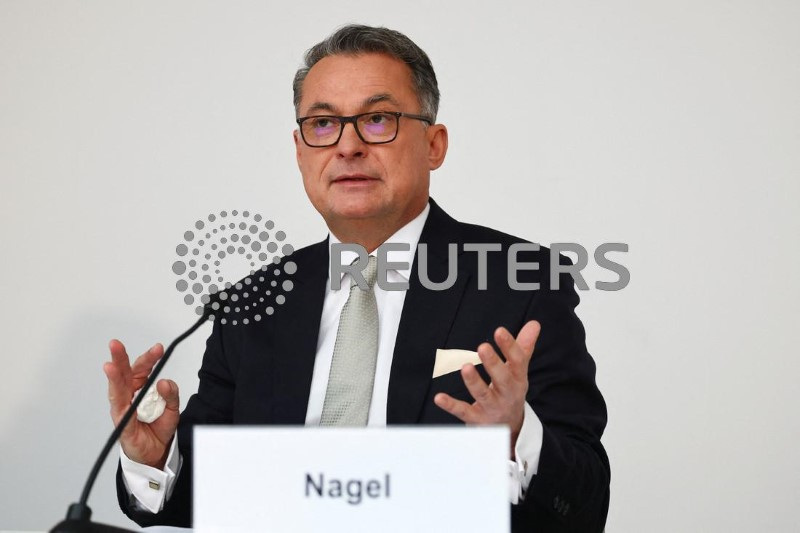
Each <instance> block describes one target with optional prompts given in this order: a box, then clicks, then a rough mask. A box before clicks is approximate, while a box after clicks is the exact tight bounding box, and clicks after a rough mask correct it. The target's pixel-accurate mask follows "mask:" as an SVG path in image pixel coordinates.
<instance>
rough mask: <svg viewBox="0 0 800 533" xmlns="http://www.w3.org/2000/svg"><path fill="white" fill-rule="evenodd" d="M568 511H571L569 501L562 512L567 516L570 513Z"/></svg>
mask: <svg viewBox="0 0 800 533" xmlns="http://www.w3.org/2000/svg"><path fill="white" fill-rule="evenodd" d="M568 512H569V503H567V504H566V505H564V511H563V512H562V514H563V515H564V516H567V513H568Z"/></svg>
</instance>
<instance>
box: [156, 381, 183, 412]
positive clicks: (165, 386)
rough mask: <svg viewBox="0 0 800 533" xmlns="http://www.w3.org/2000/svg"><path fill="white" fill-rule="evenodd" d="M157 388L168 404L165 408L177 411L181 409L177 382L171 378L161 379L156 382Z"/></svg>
mask: <svg viewBox="0 0 800 533" xmlns="http://www.w3.org/2000/svg"><path fill="white" fill-rule="evenodd" d="M156 389H157V390H158V393H159V394H160V395H161V397H162V398H164V401H165V402H166V404H167V405H166V407H165V409H168V410H170V411H175V412H178V411H179V410H180V407H181V400H180V395H179V392H178V384H177V383H175V382H174V381H172V380H171V379H160V380H158V383H156Z"/></svg>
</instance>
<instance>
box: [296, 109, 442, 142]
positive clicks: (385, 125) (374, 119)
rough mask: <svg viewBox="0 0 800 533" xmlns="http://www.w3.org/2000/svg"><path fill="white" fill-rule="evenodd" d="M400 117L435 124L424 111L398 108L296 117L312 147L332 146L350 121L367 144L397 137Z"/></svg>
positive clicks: (304, 140) (301, 131) (359, 136)
mask: <svg viewBox="0 0 800 533" xmlns="http://www.w3.org/2000/svg"><path fill="white" fill-rule="evenodd" d="M400 117H406V118H413V119H414V120H421V121H423V122H427V123H428V124H429V125H430V124H433V122H432V121H431V119H429V118H428V117H423V116H422V115H412V114H410V113H400V112H398V111H371V112H369V113H360V114H358V115H352V116H349V117H337V116H335V115H315V116H311V117H301V118H298V119H297V125H298V126H300V136H301V137H303V142H305V143H306V144H307V145H308V146H310V147H312V148H325V147H327V146H333V145H335V144H336V143H338V142H339V139H341V138H342V132H343V131H344V126H345V124H347V123H351V124H352V125H353V127H354V128H355V129H356V133H357V134H358V138H359V139H361V140H362V141H364V142H365V143H366V144H386V143H390V142H392V141H393V140H395V139H396V138H397V132H398V131H399V130H400Z"/></svg>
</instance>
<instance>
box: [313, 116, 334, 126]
mask: <svg viewBox="0 0 800 533" xmlns="http://www.w3.org/2000/svg"><path fill="white" fill-rule="evenodd" d="M311 125H312V126H313V127H314V128H330V127H331V126H333V121H332V120H331V119H329V118H325V117H320V118H315V119H313V120H312V121H311Z"/></svg>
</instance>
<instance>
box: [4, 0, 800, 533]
mask: <svg viewBox="0 0 800 533" xmlns="http://www.w3.org/2000/svg"><path fill="white" fill-rule="evenodd" d="M346 22H364V23H370V24H383V25H387V26H390V27H394V28H397V29H399V30H401V31H403V32H405V33H407V34H408V35H409V36H410V37H412V38H413V39H415V40H416V41H417V42H418V43H419V44H420V45H421V46H422V47H423V48H424V49H425V50H426V51H427V52H428V53H429V54H430V56H431V58H432V59H433V62H434V65H435V67H436V69H437V73H438V76H439V80H440V88H441V90H442V94H443V99H442V107H441V113H440V121H441V122H443V123H445V124H447V125H448V127H449V129H450V134H451V149H450V153H449V155H448V159H447V162H446V163H445V165H444V167H443V168H442V169H440V170H439V171H437V172H436V173H435V174H434V177H433V195H434V197H435V198H437V199H438V200H439V202H440V203H441V204H442V205H443V206H444V207H445V209H447V210H448V211H449V212H450V213H451V214H453V215H454V216H456V217H457V218H460V219H462V220H468V221H473V222H480V223H483V224H485V225H489V226H493V227H496V228H499V229H502V230H504V231H507V232H510V233H514V234H517V235H520V236H523V237H526V238H529V239H532V240H537V241H539V242H542V243H550V242H554V241H576V242H580V243H582V244H584V245H585V246H587V247H593V246H596V245H597V244H598V243H601V242H604V241H622V242H627V243H629V244H630V253H629V254H628V255H627V256H626V257H625V259H624V263H625V264H626V265H627V266H628V268H629V269H630V271H631V273H632V280H631V284H630V286H628V287H627V288H626V289H624V290H623V291H621V292H616V293H609V292H598V291H590V292H588V293H584V294H583V303H582V305H581V306H580V307H579V312H580V315H581V317H582V318H583V320H584V322H585V324H586V327H587V330H588V343H589V348H590V351H591V352H592V353H593V355H594V357H595V359H596V360H597V364H598V375H597V381H598V383H599V385H600V387H601V389H602V391H603V393H604V394H605V397H606V400H607V402H608V407H609V413H610V417H609V425H608V429H607V432H606V435H605V438H604V442H605V445H606V447H607V449H608V452H609V455H610V458H611V465H612V500H611V509H610V515H609V519H608V528H607V530H608V531H610V532H617V531H619V532H640V531H653V532H658V531H664V532H674V531H724V532H732V531H791V530H798V528H800V518H798V515H797V513H796V508H795V505H796V503H797V501H798V500H800V454H799V453H798V452H797V449H796V446H797V443H798V438H800V417H798V415H797V405H798V399H797V396H798V392H800V391H798V385H797V380H798V375H800V358H798V350H797V347H796V344H795V343H796V342H797V330H798V323H800V284H798V281H797V278H796V276H797V272H798V271H800V250H799V249H798V248H799V246H798V237H799V236H800V231H799V230H800V216H799V215H798V212H797V201H798V198H799V197H800V101H799V100H798V95H799V94H800V32H798V27H800V4H798V3H797V2H795V1H761V2H758V1H755V0H752V1H723V0H708V1H704V2H697V1H688V0H671V1H660V2H641V1H634V0H629V1H625V0H613V1H607V2H593V1H575V2H538V1H537V2H521V1H520V2H508V1H494V2H489V3H486V2H470V1H466V2H460V3H458V4H455V3H445V2H431V1H426V2H392V3H385V4H382V3H380V4H379V3H374V2H370V3H366V4H365V3H364V2H357V1H349V0H346V1H345V0H341V1H338V2H323V1H319V0H314V1H307V2H297V3H290V2H283V3H280V4H277V3H274V4H272V5H270V4H269V3H267V2H256V1H250V2H245V1H239V2H207V1H205V2H202V1H188V0H183V1H171V2H154V1H144V2H119V1H107V0H102V1H101V0H94V1H81V2H77V1H40V2H31V1H25V0H15V1H9V0H2V1H0V179H1V180H2V189H1V190H2V192H1V193H0V238H1V239H2V241H1V242H2V249H3V250H4V251H3V253H2V260H0V289H1V290H2V301H3V305H2V306H0V333H1V336H0V338H2V340H3V343H2V352H0V358H2V359H0V361H2V368H3V372H2V373H3V384H2V387H0V481H1V482H0V529H46V528H49V527H50V526H52V525H53V524H54V523H55V522H56V521H58V520H60V519H61V517H62V515H63V513H64V512H65V511H66V507H67V504H68V503H69V502H72V501H75V500H76V499H77V498H78V496H79V493H80V489H81V486H82V484H83V480H84V477H85V475H86V473H87V471H88V469H89V467H90V465H91V462H92V461H93V459H94V457H95V455H96V453H97V452H98V450H99V448H100V446H101V442H102V440H103V439H104V438H105V437H106V435H107V433H108V432H109V431H110V429H111V423H110V421H109V419H108V415H107V410H108V408H107V404H106V399H105V387H106V385H105V378H104V376H103V374H102V371H101V366H102V363H103V361H105V360H106V358H107V349H106V344H107V342H108V340H109V339H110V338H112V337H118V338H120V339H122V340H123V341H124V342H125V343H127V345H128V346H129V347H130V348H131V351H132V352H135V353H140V352H141V351H143V350H144V349H146V348H147V347H148V346H150V345H151V344H152V343H153V342H155V341H161V342H168V341H169V340H171V339H172V338H173V337H174V336H175V335H176V334H177V333H179V332H180V331H182V330H183V329H185V328H186V327H187V326H188V325H189V324H190V323H191V321H193V320H194V315H193V313H192V312H191V309H190V308H188V307H186V306H185V305H184V304H183V302H182V300H181V297H180V296H179V294H178V293H177V292H176V291H175V289H174V282H175V276H174V274H173V273H172V272H171V271H170V265H171V264H172V261H173V260H174V258H175V256H174V253H175V252H174V249H175V246H176V245H177V244H178V243H179V242H180V240H181V236H182V234H183V231H184V230H185V229H187V228H188V227H190V226H191V225H192V224H193V222H194V221H195V220H196V219H198V218H201V217H204V216H206V215H207V214H208V213H211V212H215V211H217V212H218V211H219V210H221V209H229V210H230V209H235V208H239V209H244V208H247V209H250V210H252V211H254V212H261V213H264V214H265V215H268V216H269V217H271V218H273V219H274V220H275V221H276V222H277V223H278V224H279V225H280V226H281V227H283V228H285V229H286V231H287V233H288V234H289V240H290V241H291V242H292V243H294V244H296V245H301V244H307V243H310V242H313V241H316V240H319V239H321V238H322V237H323V236H324V225H323V224H322V222H321V219H320V218H319V217H318V216H317V215H316V213H315V212H314V211H313V210H312V209H311V207H310V206H309V205H308V203H307V201H306V199H305V196H304V193H303V190H302V187H301V183H300V177H299V173H298V171H297V169H296V167H295V164H294V154H293V145H292V140H291V135H290V132H291V130H292V128H293V120H292V119H293V109H292V106H291V88H290V87H291V83H290V81H291V77H292V75H293V73H294V70H295V68H296V67H297V66H298V64H299V62H300V59H301V55H302V53H303V51H304V50H305V49H306V48H308V47H309V46H310V45H312V44H313V43H315V42H316V41H318V40H320V39H321V38H323V37H324V36H325V35H327V34H328V33H330V32H331V31H332V30H333V29H334V28H335V27H337V26H339V25H341V24H343V23H346ZM587 278H588V279H589V280H590V281H595V280H597V279H604V278H605V279H607V276H603V273H602V272H599V271H596V270H591V269H590V270H589V271H587ZM204 337H205V335H204V334H198V335H197V336H195V337H194V338H192V339H190V340H189V341H187V342H186V343H185V345H183V346H182V347H181V348H180V349H179V350H178V352H177V353H176V356H177V357H176V359H175V360H174V361H173V362H172V363H170V365H169V367H168V371H167V374H169V375H170V376H171V377H173V378H175V379H176V380H178V381H179V383H180V384H181V385H182V391H183V393H184V400H185V399H186V398H187V397H188V395H189V393H190V392H192V391H193V390H194V389H195V388H196V385H197V379H196V376H195V373H196V369H197V367H198V366H199V361H200V356H201V354H202V349H203V346H204ZM113 463H114V461H110V462H109V463H108V465H107V466H106V467H105V468H104V470H103V472H102V474H101V477H100V479H99V481H98V484H97V486H96V488H95V491H94V493H93V496H92V498H91V500H90V504H91V506H92V507H93V509H94V511H95V518H96V519H98V520H101V521H106V522H110V523H116V524H125V525H130V522H128V521H127V519H126V518H124V517H123V516H122V514H121V513H120V512H119V511H118V510H117V506H116V501H115V497H114V488H113V477H112V476H113V470H114V465H113Z"/></svg>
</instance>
